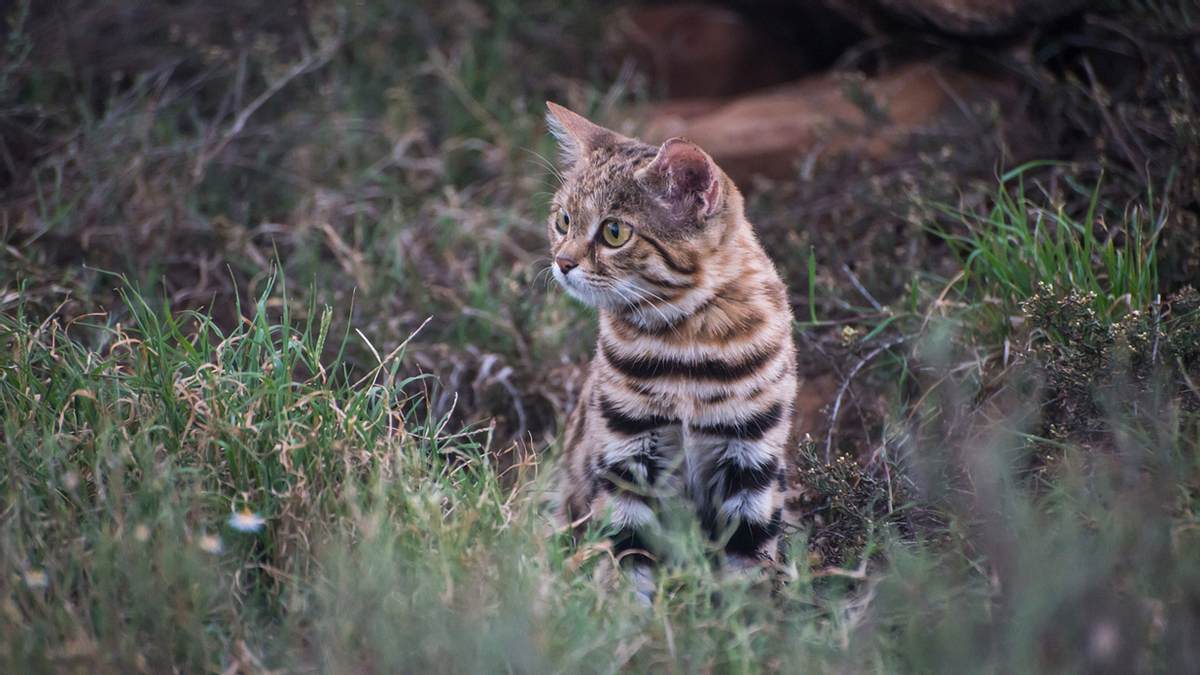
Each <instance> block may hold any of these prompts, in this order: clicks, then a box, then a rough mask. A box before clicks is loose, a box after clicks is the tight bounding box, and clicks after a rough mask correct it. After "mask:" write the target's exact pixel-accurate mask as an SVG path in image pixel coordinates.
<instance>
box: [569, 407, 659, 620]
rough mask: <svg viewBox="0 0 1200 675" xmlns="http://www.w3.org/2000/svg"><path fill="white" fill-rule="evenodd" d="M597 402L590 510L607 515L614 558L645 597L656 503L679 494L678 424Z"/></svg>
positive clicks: (648, 589) (649, 589)
mask: <svg viewBox="0 0 1200 675" xmlns="http://www.w3.org/2000/svg"><path fill="white" fill-rule="evenodd" d="M597 399H598V400H597V401H596V407H597V410H596V412H597V413H598V415H596V416H595V417H596V428H595V429H594V433H595V435H594V436H593V438H594V439H596V440H597V441H598V442H597V443H596V447H595V451H594V452H593V453H592V457H591V460H590V469H591V476H592V490H591V492H592V494H593V500H592V504H591V507H590V509H589V510H590V511H591V512H592V513H594V514H607V518H608V525H609V526H610V528H611V531H612V544H613V554H614V555H615V556H616V558H617V559H618V560H620V561H621V562H622V563H623V565H624V566H625V567H626V568H627V569H629V570H630V573H631V574H632V576H633V580H634V583H635V585H636V586H637V588H638V591H639V592H641V593H642V595H643V596H645V597H647V598H649V597H650V595H651V594H652V593H653V580H652V579H651V575H650V573H649V566H650V564H651V563H652V562H653V561H654V553H655V549H656V547H655V545H654V539H655V538H656V537H657V536H658V533H659V529H660V523H659V520H658V504H659V500H660V498H661V497H662V496H664V493H671V492H675V491H676V490H677V489H678V486H677V485H676V483H677V479H676V477H675V475H676V471H675V469H676V467H677V464H678V462H679V460H680V457H681V446H682V434H681V429H680V425H679V422H678V421H677V420H676V419H674V418H671V417H667V416H664V415H661V414H655V413H654V412H652V411H648V410H645V409H641V408H640V407H635V408H634V409H630V408H629V407H622V406H621V405H619V404H618V403H616V402H614V401H612V400H610V399H609V398H608V397H607V396H604V395H600V396H598V397H597Z"/></svg>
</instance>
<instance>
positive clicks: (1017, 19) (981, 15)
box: [827, 0, 1090, 36]
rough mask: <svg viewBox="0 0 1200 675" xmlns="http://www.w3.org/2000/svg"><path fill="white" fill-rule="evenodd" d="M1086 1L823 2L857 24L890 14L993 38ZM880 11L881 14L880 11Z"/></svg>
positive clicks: (1059, 14) (1050, 18) (1052, 17)
mask: <svg viewBox="0 0 1200 675" xmlns="http://www.w3.org/2000/svg"><path fill="white" fill-rule="evenodd" d="M1089 1H1090V0H874V1H873V2H870V1H867V2H864V1H863V0H827V2H829V3H830V4H831V5H832V6H834V7H836V8H837V9H839V10H840V11H841V12H842V13H843V14H845V15H846V16H848V17H851V18H853V19H855V20H856V21H857V22H859V23H860V24H873V23H876V22H875V21H873V19H876V18H878V17H879V15H880V14H881V13H882V14H891V15H894V16H898V17H900V18H903V19H907V20H908V21H909V22H916V23H923V24H928V25H932V26H933V27H935V28H937V29H939V30H942V31H945V32H947V33H953V34H956V35H963V36H996V35H1003V34H1007V33H1012V32H1014V31H1016V30H1018V29H1020V28H1023V27H1027V26H1036V25H1039V24H1042V23H1045V22H1047V21H1053V20H1055V19H1058V18H1060V17H1063V16H1066V15H1067V14H1070V13H1072V12H1075V11H1077V10H1079V9H1081V8H1083V7H1084V6H1086V5H1087V4H1089ZM881 10H882V12H881Z"/></svg>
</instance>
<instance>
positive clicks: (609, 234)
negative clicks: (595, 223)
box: [600, 218, 633, 248]
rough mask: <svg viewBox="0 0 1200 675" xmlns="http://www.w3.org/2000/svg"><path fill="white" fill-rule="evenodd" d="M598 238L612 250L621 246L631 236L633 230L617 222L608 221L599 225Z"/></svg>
mask: <svg viewBox="0 0 1200 675" xmlns="http://www.w3.org/2000/svg"><path fill="white" fill-rule="evenodd" d="M600 236H602V237H603V238H604V243H605V244H608V245H609V246H611V247H613V248H617V247H618V246H623V245H624V244H625V242H627V241H629V238H630V237H632V236H633V228H632V227H630V226H628V225H626V224H625V223H622V222H621V221H619V220H613V219H611V218H610V219H608V220H606V221H604V222H603V223H600Z"/></svg>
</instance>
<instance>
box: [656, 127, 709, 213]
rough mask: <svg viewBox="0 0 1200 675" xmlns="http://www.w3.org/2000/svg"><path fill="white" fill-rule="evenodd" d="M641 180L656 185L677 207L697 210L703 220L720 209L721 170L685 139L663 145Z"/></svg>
mask: <svg viewBox="0 0 1200 675" xmlns="http://www.w3.org/2000/svg"><path fill="white" fill-rule="evenodd" d="M638 179H639V180H642V181H644V182H648V183H651V184H653V185H655V186H657V187H658V189H659V191H660V192H661V193H662V194H663V196H664V197H665V198H666V200H667V201H669V202H671V203H673V204H675V205H677V206H680V207H684V208H689V207H695V208H696V209H697V210H698V212H699V215H700V217H702V218H708V217H710V216H712V215H713V214H715V213H716V212H717V211H718V210H719V209H720V208H721V200H722V197H724V188H723V187H722V184H721V171H720V169H718V168H717V164H716V162H714V161H713V160H712V157H709V156H708V153H707V152H704V151H703V150H701V149H700V146H698V145H696V144H695V143H692V142H690V141H688V140H686V139H683V138H672V139H669V140H668V141H667V142H666V143H663V144H662V147H660V148H659V149H658V154H657V155H655V157H654V160H653V161H651V162H650V164H648V165H646V167H645V168H643V169H640V170H639V171H638Z"/></svg>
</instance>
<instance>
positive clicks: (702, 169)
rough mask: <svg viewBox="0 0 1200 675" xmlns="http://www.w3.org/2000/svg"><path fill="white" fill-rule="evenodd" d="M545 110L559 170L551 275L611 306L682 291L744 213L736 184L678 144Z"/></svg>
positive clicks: (583, 296)
mask: <svg viewBox="0 0 1200 675" xmlns="http://www.w3.org/2000/svg"><path fill="white" fill-rule="evenodd" d="M547 106H548V107H549V109H550V113H549V114H548V115H547V116H546V119H547V121H548V123H549V126H550V130H551V132H552V133H553V134H554V136H555V137H556V138H557V139H558V143H559V149H560V155H561V164H562V166H563V171H562V176H561V177H562V184H561V185H560V186H559V189H558V191H557V192H556V193H555V195H554V199H553V201H552V202H551V208H550V222H549V228H548V232H549V237H550V252H551V256H552V258H553V263H552V269H553V271H554V276H555V278H556V279H558V282H559V283H560V284H562V286H563V288H565V289H566V290H567V292H569V293H570V294H571V295H573V296H574V297H576V298H578V299H579V300H581V301H583V302H584V303H586V304H589V305H592V306H594V307H599V308H602V309H609V310H621V309H626V308H632V307H642V306H648V305H652V304H653V305H658V306H661V305H663V304H667V305H669V304H671V302H672V300H673V299H677V298H680V297H682V296H684V295H686V294H687V292H688V290H689V289H691V288H692V287H694V286H695V285H696V284H697V283H699V280H700V278H701V277H702V276H703V271H704V270H703V267H704V262H705V260H707V259H708V258H709V254H710V253H711V251H712V249H713V248H714V247H716V246H719V245H720V242H721V241H722V234H723V232H724V230H725V228H726V227H727V223H728V222H729V221H730V220H731V218H732V217H733V215H734V214H732V211H734V210H737V209H740V203H737V204H735V203H732V202H734V201H735V198H734V195H735V194H736V188H734V187H733V184H732V182H730V181H729V179H728V178H727V177H726V176H725V175H724V174H723V173H722V172H721V170H720V169H719V168H718V167H717V165H716V164H715V163H714V162H713V160H712V158H711V157H709V156H708V154H707V153H705V152H704V151H703V150H701V149H700V148H699V147H697V146H696V145H694V144H692V143H690V142H688V141H686V140H684V139H682V138H673V139H671V140H668V141H667V142H665V143H663V144H662V145H661V146H654V145H647V144H645V143H642V142H640V141H637V140H634V139H631V138H627V137H625V136H622V135H621V134H618V133H617V132H615V131H612V130H611V129H606V128H604V127H601V126H599V125H597V124H594V123H592V122H590V121H588V120H587V119H584V118H583V117H581V116H580V115H577V114H575V113H573V112H571V111H570V110H567V109H566V108H563V107H562V106H559V105H555V104H554V103H547Z"/></svg>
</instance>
